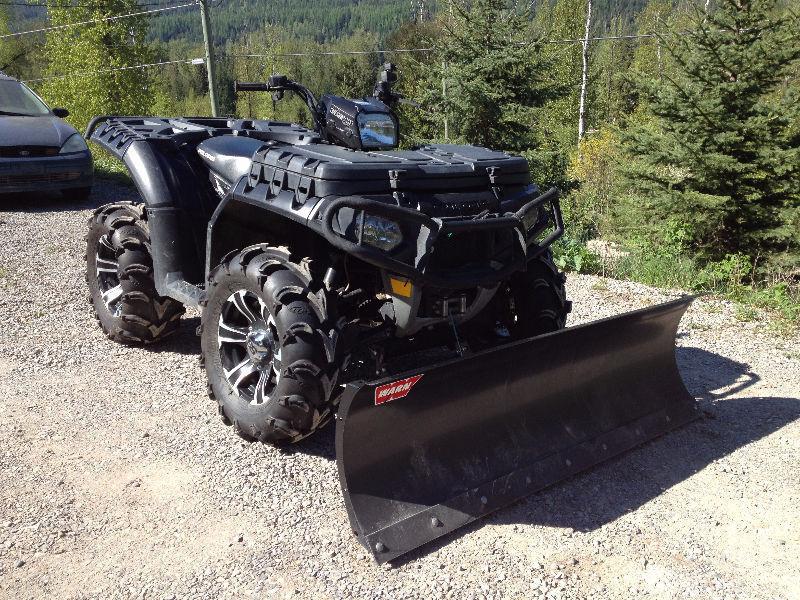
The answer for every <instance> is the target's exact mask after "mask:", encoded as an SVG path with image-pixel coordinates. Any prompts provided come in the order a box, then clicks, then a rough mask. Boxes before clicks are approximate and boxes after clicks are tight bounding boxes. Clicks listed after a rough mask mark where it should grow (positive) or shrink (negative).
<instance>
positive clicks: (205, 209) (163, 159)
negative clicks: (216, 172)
mask: <svg viewBox="0 0 800 600" xmlns="http://www.w3.org/2000/svg"><path fill="white" fill-rule="evenodd" d="M120 158H121V160H122V162H123V163H124V164H125V166H126V167H127V169H128V171H129V173H130V175H131V178H132V179H133V183H134V184H135V185H136V188H137V190H138V191H139V194H140V195H141V197H142V199H143V200H144V204H145V206H146V208H147V220H148V224H149V227H150V239H151V252H152V256H153V270H154V276H155V281H156V289H157V290H158V292H159V294H162V295H169V291H168V290H167V283H168V282H170V281H176V280H186V281H188V282H191V283H195V284H199V283H201V282H202V281H203V275H204V273H203V257H204V255H205V229H206V223H207V222H208V217H209V216H210V215H211V211H212V210H213V208H214V204H215V201H214V196H213V193H210V192H211V190H210V185H209V184H208V175H207V172H204V170H203V169H202V167H201V162H200V161H199V160H195V161H192V160H191V157H189V156H188V155H187V153H186V152H174V151H172V152H163V151H161V150H160V149H159V148H157V147H155V145H154V144H152V143H150V142H148V141H146V140H141V141H133V142H132V143H130V145H129V146H128V147H127V149H126V150H125V152H124V154H122V155H121V156H120ZM193 162H194V164H192V163H193Z"/></svg>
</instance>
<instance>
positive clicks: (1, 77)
mask: <svg viewBox="0 0 800 600" xmlns="http://www.w3.org/2000/svg"><path fill="white" fill-rule="evenodd" d="M0 79H11V80H13V81H16V79H15V78H14V77H11V76H9V75H6V74H5V73H3V72H2V71H0Z"/></svg>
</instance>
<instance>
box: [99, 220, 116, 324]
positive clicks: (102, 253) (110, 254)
mask: <svg viewBox="0 0 800 600" xmlns="http://www.w3.org/2000/svg"><path fill="white" fill-rule="evenodd" d="M110 235H111V234H110V233H107V234H105V235H104V236H102V237H101V238H100V239H99V240H97V250H96V251H95V258H94V264H95V269H96V272H95V275H96V276H97V286H98V287H99V288H100V293H101V294H102V299H103V304H105V305H106V308H107V309H108V312H110V313H111V314H112V315H114V316H115V317H118V316H119V313H120V308H121V306H120V299H121V298H122V293H123V290H122V285H120V282H119V261H118V260H117V252H116V250H115V249H114V246H113V245H112V244H111V240H110Z"/></svg>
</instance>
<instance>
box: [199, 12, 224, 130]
mask: <svg viewBox="0 0 800 600" xmlns="http://www.w3.org/2000/svg"><path fill="white" fill-rule="evenodd" d="M197 1H198V3H199V4H200V17H201V18H202V20H203V43H204V44H205V47H206V72H207V73H208V97H209V99H210V100H211V115H212V116H214V117H216V116H218V114H219V107H218V106H217V84H216V75H215V73H214V68H215V66H216V61H215V60H214V34H213V33H212V31H211V14H210V11H211V7H210V6H209V5H208V0H197Z"/></svg>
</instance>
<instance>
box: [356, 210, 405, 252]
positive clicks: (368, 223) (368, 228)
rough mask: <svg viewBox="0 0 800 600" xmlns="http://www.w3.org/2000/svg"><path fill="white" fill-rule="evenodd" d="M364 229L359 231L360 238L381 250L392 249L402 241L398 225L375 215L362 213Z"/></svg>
mask: <svg viewBox="0 0 800 600" xmlns="http://www.w3.org/2000/svg"><path fill="white" fill-rule="evenodd" d="M363 227H364V230H363V232H361V240H362V241H363V242H364V243H365V244H367V245H369V246H373V247H375V248H380V249H381V250H386V251H387V252H388V251H389V250H394V249H395V248H397V247H398V246H399V245H400V242H402V241H403V232H402V231H400V225H398V224H397V223H395V222H394V221H390V220H389V219H384V218H382V217H376V216H374V215H364V222H363Z"/></svg>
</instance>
